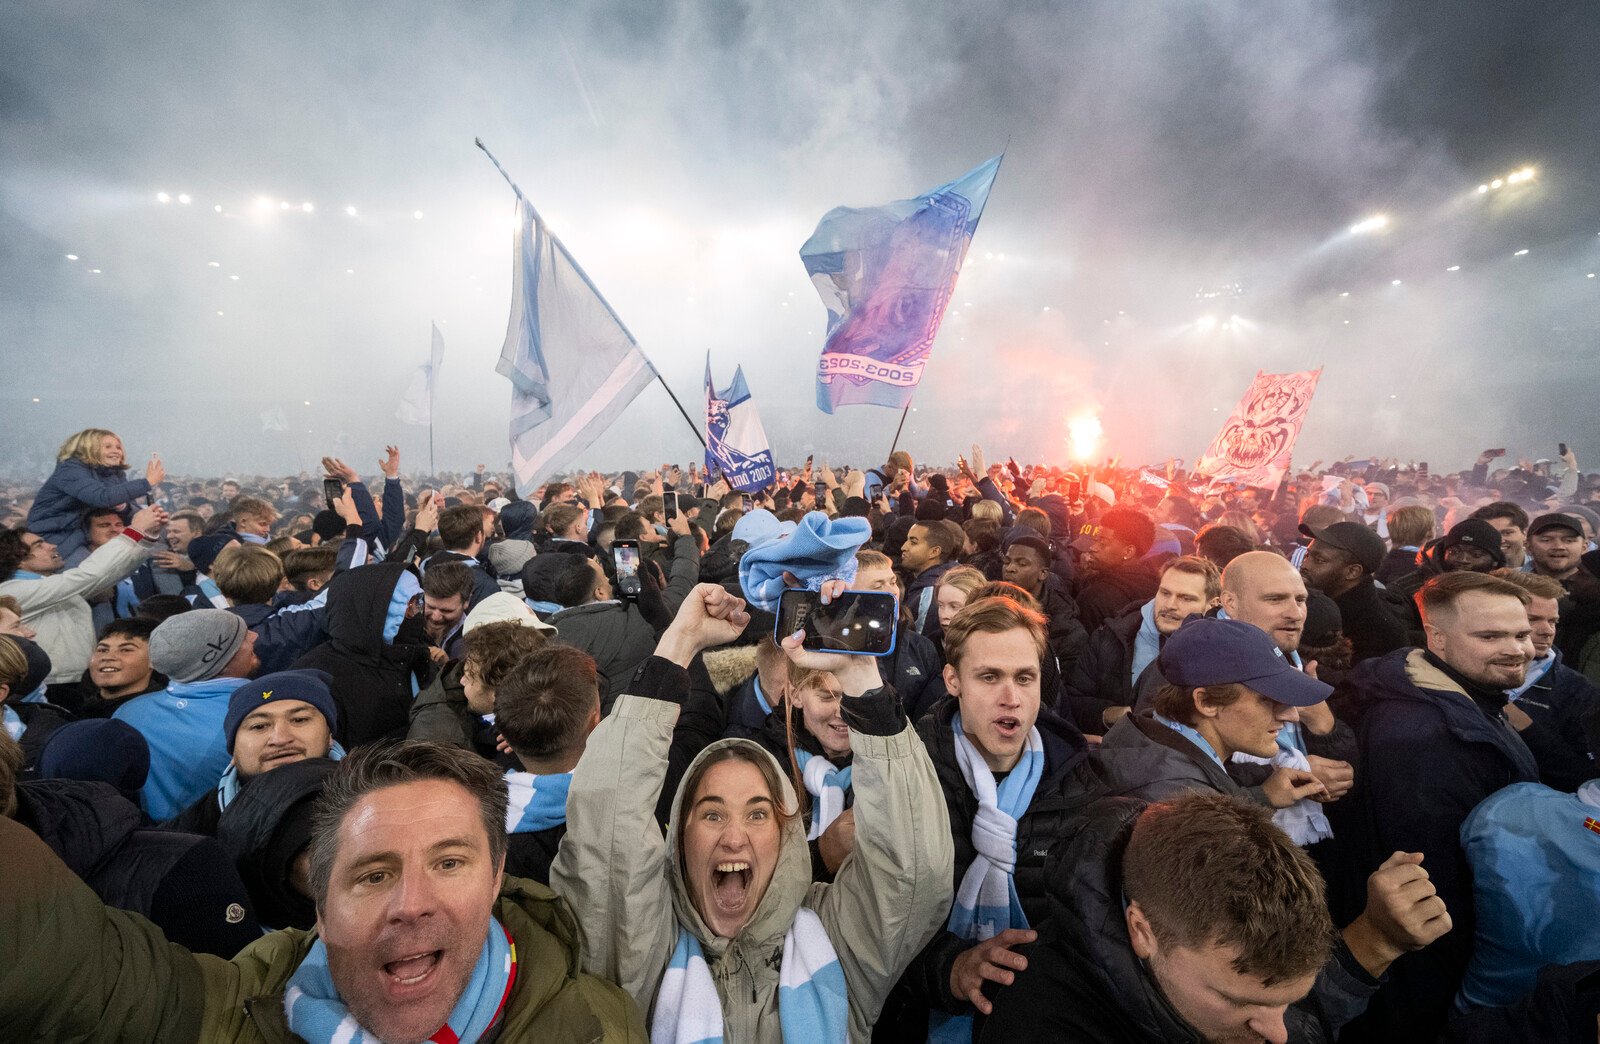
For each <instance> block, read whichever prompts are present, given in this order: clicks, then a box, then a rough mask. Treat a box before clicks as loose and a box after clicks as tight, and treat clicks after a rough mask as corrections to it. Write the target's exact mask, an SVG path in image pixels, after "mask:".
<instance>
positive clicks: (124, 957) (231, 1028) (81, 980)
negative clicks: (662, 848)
mask: <svg viewBox="0 0 1600 1044" xmlns="http://www.w3.org/2000/svg"><path fill="white" fill-rule="evenodd" d="M505 815H506V789H505V783H504V781H503V780H502V778H501V776H500V773H499V771H498V770H497V769H496V768H495V767H494V766H493V765H491V764H489V763H488V762H487V761H484V760H483V759H482V758H479V757H478V756H477V755H475V754H472V753H470V752H467V751H462V750H457V749H455V748H452V747H447V746H444V745H442V744H437V743H426V742H415V741H408V742H403V743H398V744H393V745H388V746H372V747H367V748H363V749H361V750H358V751H356V752H355V753H353V754H352V755H351V756H350V757H348V758H346V759H345V760H344V761H342V762H340V763H339V767H338V768H337V769H335V770H334V771H333V773H332V775H330V776H329V777H328V780H327V782H326V784H325V785H324V788H323V791H322V796H321V797H320V798H319V799H318V805H317V808H316V813H315V823H314V826H313V833H312V839H311V847H310V874H309V877H310V881H309V883H310V888H311V892H312V895H313V899H314V901H315V904H316V911H317V927H316V929H315V930H314V931H310V932H306V931H297V930H293V929H288V930H284V931H279V932H273V933H271V934H269V935H266V936H264V937H262V938H261V939H260V940H258V941H257V942H255V943H254V944H252V945H251V946H249V947H248V948H247V949H245V950H244V951H243V952H241V953H240V954H239V955H238V956H237V957H236V958H235V959H234V960H232V961H223V960H221V959H218V958H214V957H206V956H201V955H195V954H191V953H189V952H188V951H187V950H184V949H182V948H181V947H177V946H173V945H170V944H168V943H167V942H166V940H165V939H163V938H162V937H161V934H160V932H159V931H158V930H157V929H156V928H155V927H154V926H152V925H151V924H149V922H147V921H143V920H142V919H139V918H136V917H133V916H131V915H128V914H124V913H122V912H121V911H117V910H111V909H108V908H106V907H105V906H104V905H102V904H101V903H100V901H99V900H98V899H97V898H96V897H95V896H94V894H93V893H92V892H90V891H89V890H88V889H87V887H86V886H84V885H83V884H82V882H80V881H79V880H78V879H77V878H75V877H74V876H72V874H71V873H70V872H68V871H67V869H66V868H65V867H64V866H63V865H62V864H61V863H60V862H59V861H58V860H56V859H55V858H54V857H53V856H52V855H51V854H50V853H49V851H48V850H47V849H46V848H45V847H44V846H43V844H42V842H39V841H38V840H37V839H36V838H31V835H29V834H28V832H27V831H26V829H25V828H22V827H19V826H16V825H15V824H12V823H9V822H8V821H4V820H0V850H4V851H5V852H6V853H7V861H8V864H9V865H14V866H15V868H16V871H17V875H18V876H17V880H16V881H15V882H14V886H13V887H9V888H7V889H5V890H4V892H3V894H0V967H4V968H26V969H28V975H27V978H26V982H25V984H22V983H20V982H18V983H8V985H7V986H6V988H4V989H0V1025H4V1026H5V1027H6V1032H7V1035H8V1036H10V1035H15V1036H16V1038H17V1039H26V1040H40V1039H45V1040H61V1039H73V1040H79V1039H81V1040H111V1039H119V1040H204V1041H207V1042H214V1041H215V1042H233V1041H239V1042H243V1041H287V1040H304V1041H307V1042H309V1044H329V1042H331V1041H334V1040H339V1041H352V1042H355V1041H362V1042H365V1041H377V1040H382V1041H388V1042H390V1044H401V1042H405V1044H420V1042H422V1041H428V1040H454V1041H459V1042H461V1044H475V1042H482V1041H489V1040H503V1041H522V1040H585V1041H628V1042H634V1041H638V1042H642V1041H643V1040H644V1039H645V1035H644V1025H643V1021H642V1019H641V1017H640V1015H639V1012H638V1009H637V1008H636V1007H635V1006H634V1005H633V1002H632V1001H631V1000H630V999H629V998H628V997H627V995H626V994H624V993H623V992H622V991H621V990H620V989H618V988H617V987H616V986H615V985H613V984H611V983H609V982H606V981H604V980H602V979H599V978H596V977H595V976H592V975H587V974H584V973H582V972H581V971H579V969H580V968H581V967H582V953H581V947H582V942H581V937H580V935H579V932H578V927H577V923H576V921H575V920H574V918H573V915H572V912H571V910H570V909H569V908H568V906H567V904H566V902H565V901H564V900H562V899H560V898H559V897H557V896H556V895H555V893H553V892H551V891H550V890H549V889H548V888H545V887H543V886H541V885H537V884H533V883H532V882H528V881H522V880H519V879H516V878H506V877H505V876H504V873H503V871H504V866H505V850H506V830H505Z"/></svg>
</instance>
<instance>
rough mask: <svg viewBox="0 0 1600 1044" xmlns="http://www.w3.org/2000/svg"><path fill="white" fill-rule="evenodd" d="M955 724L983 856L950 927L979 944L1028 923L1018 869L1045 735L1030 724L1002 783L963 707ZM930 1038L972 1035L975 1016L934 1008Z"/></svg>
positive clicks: (975, 842) (960, 894)
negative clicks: (1020, 838) (1021, 823)
mask: <svg viewBox="0 0 1600 1044" xmlns="http://www.w3.org/2000/svg"><path fill="white" fill-rule="evenodd" d="M950 727H951V729H952V730H954V732H955V737H956V762H957V764H959V765H960V766H961V778H962V779H965V780H966V781H967V789H969V790H971V791H972V793H973V795H974V796H975V797H976V798H977V799H978V814H977V815H976V816H974V817H973V819H972V847H973V848H975V849H977V852H978V855H977V858H975V859H973V861H972V865H971V866H969V867H967V873H966V876H964V877H962V878H961V884H960V886H959V887H958V888H957V889H956V901H955V905H954V906H952V907H951V908H950V920H949V922H948V923H947V925H946V927H947V928H949V929H950V931H951V933H953V934H955V935H957V936H959V937H961V938H962V939H966V940H967V941H969V942H974V943H978V942H982V941H984V940H985V939H992V938H994V937H995V936H996V935H999V934H1000V933H1001V932H1003V931H1005V930H1006V929H1008V928H1026V927H1028V917H1027V915H1026V914H1024V913H1023V912H1022V901H1021V900H1020V899H1018V898H1017V884H1016V881H1015V880H1014V879H1013V877H1012V873H1013V871H1015V870H1016V867H1017V818H1018V817H1019V816H1021V815H1022V814H1023V813H1024V812H1026V811H1027V810H1028V805H1029V803H1031V802H1032V801H1033V793H1034V791H1035V790H1037V789H1038V788H1039V779H1040V777H1041V776H1043V775H1044V740H1043V739H1042V738H1041V737H1040V736H1039V730H1038V729H1037V728H1033V729H1030V730H1029V731H1028V742H1027V744H1026V745H1025V746H1024V747H1023V749H1022V758H1021V759H1020V760H1019V761H1018V762H1017V763H1016V765H1015V766H1013V767H1012V769H1011V772H1010V773H1009V774H1007V776H1006V778H1005V782H1003V783H1001V784H999V785H998V786H997V785H996V784H995V781H994V773H993V772H990V771H989V766H988V765H986V764H985V763H984V760H983V755H982V754H981V753H979V751H978V748H977V747H976V746H974V745H973V743H972V741H971V740H970V739H968V738H967V734H966V732H964V731H963V730H962V728H961V714H960V713H959V712H957V714H956V716H955V720H954V721H952V722H951V723H950ZM928 1039H929V1040H933V1041H958V1040H971V1039H972V1016H970V1015H949V1014H946V1013H944V1012H938V1011H936V1012H934V1013H933V1014H932V1016H930V1018H929V1024H928Z"/></svg>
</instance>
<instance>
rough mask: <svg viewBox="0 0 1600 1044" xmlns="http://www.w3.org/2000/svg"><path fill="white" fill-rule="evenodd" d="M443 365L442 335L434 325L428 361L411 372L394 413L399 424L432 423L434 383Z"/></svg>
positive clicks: (436, 324) (424, 424)
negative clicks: (403, 393) (408, 382)
mask: <svg viewBox="0 0 1600 1044" xmlns="http://www.w3.org/2000/svg"><path fill="white" fill-rule="evenodd" d="M443 364H444V334H442V333H440V332H439V324H438V323H434V324H433V348H432V351H431V352H430V353H429V355H428V361H427V362H425V363H423V364H422V365H421V366H418V367H417V368H416V369H415V370H412V371H411V383H410V384H409V385H408V386H407V387H406V393H405V395H404V396H402V397H401V399H400V408H399V409H397V410H395V411H394V415H395V416H396V417H398V418H400V421H401V423H403V424H420V425H422V426H423V427H427V426H428V425H430V424H432V423H433V390H434V381H435V380H437V379H438V376H439V367H440V366H442V365H443Z"/></svg>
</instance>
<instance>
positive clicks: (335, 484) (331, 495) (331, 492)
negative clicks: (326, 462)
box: [322, 478, 344, 509]
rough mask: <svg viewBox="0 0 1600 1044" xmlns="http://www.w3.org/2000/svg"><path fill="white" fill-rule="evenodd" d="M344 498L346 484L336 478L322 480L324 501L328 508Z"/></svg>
mask: <svg viewBox="0 0 1600 1044" xmlns="http://www.w3.org/2000/svg"><path fill="white" fill-rule="evenodd" d="M342 496H344V483H343V482H340V481H339V480H338V479H336V478H325V479H323V480H322V499H323V500H326V501H327V502H328V507H329V508H330V509H331V508H332V507H333V502H334V501H336V500H338V499H339V498H340V497H342Z"/></svg>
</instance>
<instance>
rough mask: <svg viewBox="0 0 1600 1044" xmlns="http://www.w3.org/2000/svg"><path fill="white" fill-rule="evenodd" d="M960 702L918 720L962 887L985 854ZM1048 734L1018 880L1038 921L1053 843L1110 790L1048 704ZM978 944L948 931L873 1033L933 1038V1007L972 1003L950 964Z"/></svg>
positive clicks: (1025, 820) (1021, 831) (1044, 729)
mask: <svg viewBox="0 0 1600 1044" xmlns="http://www.w3.org/2000/svg"><path fill="white" fill-rule="evenodd" d="M959 709H960V705H959V703H958V701H957V700H955V699H953V698H952V699H947V700H945V701H944V702H943V703H941V704H940V705H939V706H937V707H935V708H934V709H933V711H932V712H931V713H929V714H928V715H927V716H926V717H925V718H923V719H922V720H921V721H920V722H918V723H917V734H918V735H919V736H920V737H921V738H922V742H923V744H924V745H925V746H926V747H927V749H928V756H929V757H930V758H932V759H933V766H934V770H935V771H936V772H938V774H939V783H940V785H941V786H942V787H943V790H944V799H945V805H946V807H947V808H948V810H949V813H950V833H951V836H952V838H953V839H954V841H955V855H956V858H955V863H954V865H953V866H952V867H951V874H952V881H953V884H954V887H956V888H958V889H959V887H960V885H961V879H962V878H963V877H964V876H965V875H966V872H967V868H968V867H969V866H971V865H972V861H973V860H974V859H975V858H977V850H976V849H975V848H973V846H972V821H973V819H974V818H975V817H976V816H977V813H978V799H977V798H976V797H975V796H974V795H973V793H972V790H971V789H970V788H969V787H968V786H967V781H966V780H965V779H964V778H963V777H962V775H961V765H960V763H959V762H957V760H956V743H955V733H954V732H953V731H952V727H953V725H952V723H953V722H954V720H955V715H956V711H958V710H959ZM1037 727H1038V729H1039V735H1040V738H1041V739H1043V740H1044V749H1045V769H1044V776H1043V778H1041V779H1040V780H1039V786H1038V788H1037V789H1036V790H1035V791H1034V795H1033V801H1032V802H1031V803H1030V804H1029V805H1028V810H1027V811H1026V812H1024V813H1023V814H1022V815H1021V816H1020V817H1019V818H1018V820H1017V864H1016V870H1015V872H1014V878H1013V880H1014V881H1015V883H1016V887H1017V897H1018V898H1019V899H1020V900H1021V902H1022V909H1023V912H1024V913H1025V914H1026V915H1027V917H1028V923H1029V924H1030V925H1032V926H1034V927H1038V925H1039V923H1040V922H1041V921H1043V920H1044V918H1045V916H1046V914H1047V913H1048V908H1047V904H1046V896H1045V876H1044V871H1045V858H1046V856H1047V855H1048V853H1049V850H1050V846H1051V844H1052V843H1053V842H1054V841H1055V839H1056V838H1057V837H1059V836H1060V835H1061V834H1062V833H1063V832H1064V831H1067V830H1069V829H1071V824H1072V823H1073V821H1074V818H1075V817H1076V816H1077V815H1078V814H1079V813H1080V812H1081V811H1082V809H1083V807H1084V806H1085V805H1086V804H1088V803H1090V802H1092V801H1094V800H1095V799H1096V798H1099V797H1101V796H1103V795H1104V794H1105V793H1106V790H1105V785H1104V783H1103V782H1102V781H1101V779H1100V777H1099V774H1098V773H1097V772H1096V771H1095V770H1094V768H1093V767H1092V766H1091V765H1090V764H1089V757H1088V745H1087V744H1086V743H1085V742H1084V739H1083V734H1082V733H1080V732H1079V731H1078V729H1077V728H1076V726H1074V725H1073V724H1072V723H1071V722H1069V721H1067V720H1065V719H1064V718H1061V717H1058V716H1057V715H1056V714H1055V713H1054V712H1053V711H1050V710H1048V709H1045V708H1040V711H1039V719H1038V722H1037ZM972 945H973V944H972V943H970V942H968V941H967V940H965V939H962V938H960V937H959V936H957V935H955V934H953V933H951V932H949V931H941V932H939V934H938V935H935V936H934V937H933V941H931V942H930V943H928V945H927V946H926V947H924V948H923V950H922V952H921V953H920V954H918V955H917V958H916V960H914V961H912V962H911V966H910V967H909V968H907V969H906V971H905V974H903V975H902V976H901V977H900V981H899V982H898V983H896V984H895V987H894V990H893V992H892V993H891V994H890V995H889V1000H888V1002H887V1003H886V1004H885V1005H884V1009H883V1015H882V1016H881V1017H880V1018H879V1020H878V1028H877V1030H876V1031H875V1032H874V1035H873V1039H874V1040H880V1041H920V1040H923V1039H925V1036H926V1033H927V1026H928V1014H929V1012H930V1011H936V1010H937V1011H948V1012H953V1013H954V1012H961V1011H964V1010H967V1006H966V1005H965V1003H964V1002H962V1001H958V1000H957V999H956V998H955V997H953V996H951V994H950V966H951V965H952V964H954V963H955V959H956V958H957V957H958V956H960V955H961V953H962V952H964V951H965V950H967V949H970V948H971V946H972Z"/></svg>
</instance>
